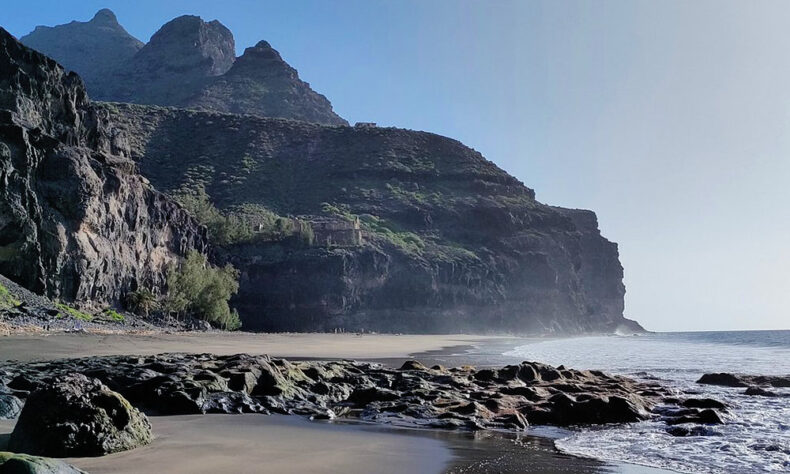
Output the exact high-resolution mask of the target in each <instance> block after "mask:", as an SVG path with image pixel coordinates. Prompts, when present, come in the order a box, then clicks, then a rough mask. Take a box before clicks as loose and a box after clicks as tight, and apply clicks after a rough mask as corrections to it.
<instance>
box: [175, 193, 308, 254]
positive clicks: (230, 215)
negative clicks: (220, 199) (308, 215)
mask: <svg viewBox="0 0 790 474" xmlns="http://www.w3.org/2000/svg"><path fill="white" fill-rule="evenodd" d="M173 198H174V199H175V200H176V201H177V202H178V203H179V204H181V205H182V206H183V207H184V208H185V209H186V210H187V211H188V212H189V213H190V214H191V215H192V216H193V217H194V218H195V219H197V221H198V222H200V223H201V224H202V225H204V226H206V228H207V229H208V232H209V239H211V242H212V243H214V244H216V245H220V246H224V245H233V244H242V243H250V242H256V241H263V242H269V241H278V240H284V239H287V238H290V237H294V236H296V237H298V238H299V239H300V241H303V242H305V243H307V244H308V245H311V244H312V242H313V238H314V236H313V233H312V229H311V228H310V225H309V224H308V223H306V222H304V221H300V220H299V219H291V218H287V217H282V216H279V215H277V214H276V213H274V212H272V211H270V210H269V209H266V208H265V207H263V206H261V205H257V204H242V205H240V206H236V207H234V208H232V209H230V210H228V211H226V212H222V211H220V210H219V209H217V207H216V206H214V204H213V203H212V202H211V198H210V196H209V195H208V193H206V189H205V188H204V187H203V186H202V185H199V186H196V187H193V188H189V187H186V188H182V189H181V190H179V191H177V192H175V193H173Z"/></svg>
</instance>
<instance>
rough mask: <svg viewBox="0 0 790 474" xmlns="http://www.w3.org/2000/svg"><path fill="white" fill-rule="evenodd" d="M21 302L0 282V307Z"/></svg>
mask: <svg viewBox="0 0 790 474" xmlns="http://www.w3.org/2000/svg"><path fill="white" fill-rule="evenodd" d="M20 304H22V303H21V302H20V301H19V300H18V299H16V298H14V295H12V294H11V291H10V290H9V289H8V288H6V286H5V285H3V284H2V283H0V309H10V308H14V307H17V306H19V305H20Z"/></svg>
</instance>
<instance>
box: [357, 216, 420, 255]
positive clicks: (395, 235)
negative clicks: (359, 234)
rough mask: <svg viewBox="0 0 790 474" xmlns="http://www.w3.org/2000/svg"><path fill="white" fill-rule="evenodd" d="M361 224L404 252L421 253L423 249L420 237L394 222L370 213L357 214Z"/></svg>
mask: <svg viewBox="0 0 790 474" xmlns="http://www.w3.org/2000/svg"><path fill="white" fill-rule="evenodd" d="M359 219H360V221H361V222H362V226H363V227H364V228H365V230H367V231H368V232H371V233H373V234H376V235H377V236H379V237H381V238H384V239H386V240H388V241H389V242H391V243H392V244H393V245H395V246H397V247H400V248H401V250H403V251H404V252H406V253H409V254H417V255H421V254H422V252H423V250H425V241H423V240H422V237H420V236H419V235H417V234H415V233H414V232H409V231H407V230H403V229H401V228H400V227H398V226H397V225H396V224H395V223H393V222H391V221H387V220H385V219H382V218H380V217H376V216H372V215H370V214H363V215H361V216H359Z"/></svg>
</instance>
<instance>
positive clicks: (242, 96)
mask: <svg viewBox="0 0 790 474" xmlns="http://www.w3.org/2000/svg"><path fill="white" fill-rule="evenodd" d="M21 41H22V43H24V44H26V45H28V46H30V47H32V48H35V49H37V50H39V51H41V52H42V53H44V54H46V55H48V56H50V57H52V58H54V59H55V60H57V61H59V62H61V63H62V64H63V65H64V66H66V67H67V68H69V69H71V70H74V71H76V72H77V73H79V74H80V75H82V76H84V77H85V78H86V82H87V84H88V91H89V93H90V94H91V96H92V97H94V98H96V99H99V100H109V101H118V102H132V103H140V104H155V105H168V106H178V107H186V108H202V109H209V110H217V111H223V112H233V113H248V114H257V115H261V116H266V117H283V118H289V119H295V120H304V121H308V122H316V123H322V124H327V125H347V124H348V123H347V122H346V121H345V120H343V119H342V118H341V117H339V116H338V115H337V114H336V113H335V112H334V111H333V110H332V104H331V103H330V102H329V101H328V100H327V99H326V97H324V96H323V95H321V94H318V93H316V92H315V91H313V90H312V89H311V88H310V84H308V83H306V82H304V81H302V80H301V79H300V78H299V75H298V73H297V72H296V70H295V69H294V68H292V67H291V66H290V65H288V63H286V62H285V61H284V60H283V59H282V57H281V56H280V54H279V53H278V52H277V51H275V50H274V49H273V48H272V47H271V46H270V45H269V43H267V42H265V41H261V42H259V43H258V44H257V45H255V46H254V47H251V48H247V49H246V51H245V52H244V54H243V55H242V56H240V57H239V58H236V53H235V42H234V38H233V34H232V33H231V32H230V30H228V29H227V28H226V27H225V26H224V25H222V23H220V22H219V21H217V20H213V21H209V22H206V21H203V20H202V19H201V18H200V17H197V16H194V15H184V16H180V17H178V18H175V19H173V20H171V21H169V22H168V23H166V24H165V25H164V26H162V27H161V28H160V29H159V30H158V31H157V32H156V33H155V34H154V35H153V36H152V37H151V40H150V41H149V42H148V43H147V44H145V45H143V43H142V42H140V41H139V40H137V39H136V38H134V37H132V36H131V35H129V34H128V33H127V32H126V30H124V29H123V27H122V26H121V25H120V24H119V23H118V21H117V19H116V18H115V15H114V14H113V13H112V12H111V11H110V10H107V9H104V10H101V11H99V12H98V13H97V14H96V16H95V17H94V18H93V19H92V20H91V21H89V22H71V23H68V24H66V25H59V26H55V27H43V26H42V27H37V28H36V30H35V31H33V32H32V33H30V34H29V35H26V36H23V37H22V38H21ZM94 52H95V53H96V54H94Z"/></svg>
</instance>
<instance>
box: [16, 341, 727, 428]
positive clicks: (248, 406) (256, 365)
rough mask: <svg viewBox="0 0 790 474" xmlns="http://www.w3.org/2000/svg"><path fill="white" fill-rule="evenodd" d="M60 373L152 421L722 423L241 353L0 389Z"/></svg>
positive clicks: (688, 411) (605, 388)
mask: <svg viewBox="0 0 790 474" xmlns="http://www.w3.org/2000/svg"><path fill="white" fill-rule="evenodd" d="M68 373H81V374H87V375H89V376H90V377H95V378H98V379H100V380H101V381H102V382H103V383H105V384H107V385H108V386H109V387H110V388H111V389H113V390H116V391H118V392H119V393H121V394H122V395H123V396H125V397H126V398H127V399H128V400H129V401H130V402H131V403H133V404H135V405H139V406H143V407H146V408H148V409H151V410H155V411H156V412H158V413H160V414H185V413H270V412H274V413H284V414H296V415H305V416H310V417H312V418H319V419H331V418H335V417H348V418H359V419H363V420H368V421H376V422H379V423H390V424H399V425H409V426H422V427H431V428H445V429H467V430H479V429H491V428H493V429H508V430H523V429H525V428H526V427H527V425H530V424H532V425H557V426H569V425H588V424H605V423H630V422H636V421H641V420H647V419H658V420H662V421H664V422H666V423H667V425H669V426H674V425H678V424H684V423H696V424H717V423H722V420H721V418H720V416H719V414H718V412H716V411H715V410H714V409H711V408H702V409H701V408H694V407H693V406H695V405H697V406H698V405H705V404H706V403H704V402H706V400H697V399H693V398H691V399H685V400H683V401H682V402H681V401H680V400H678V399H672V400H670V399H667V398H665V396H666V395H667V394H668V393H669V391H668V390H666V389H664V388H662V387H661V386H660V385H657V384H648V383H641V382H637V381H635V380H632V379H629V378H626V377H620V376H610V375H607V374H605V373H602V372H599V371H579V370H569V369H566V368H564V367H562V366H560V367H552V366H549V365H545V364H540V363H535V362H522V363H520V364H517V365H508V366H505V367H502V368H498V369H475V368H472V367H468V366H467V367H462V368H451V369H447V368H444V367H441V366H434V367H432V368H427V367H425V366H423V365H422V364H420V363H419V362H417V361H408V362H406V363H405V364H404V365H403V366H402V367H401V368H400V369H393V368H389V367H385V366H383V365H381V364H371V363H366V362H353V361H300V362H291V361H288V360H285V359H274V358H270V357H268V356H250V355H245V354H239V355H233V356H214V355H209V354H200V355H188V354H161V355H157V356H149V357H137V356H118V357H94V358H85V359H72V360H60V361H54V362H47V363H39V364H30V365H24V364H19V365H15V364H7V365H6V366H5V367H4V368H3V369H0V380H3V379H5V380H7V383H8V385H9V386H10V387H16V388H17V394H19V396H22V397H24V396H25V394H26V393H27V391H31V390H36V389H37V388H38V387H40V386H46V380H47V379H48V378H50V377H57V376H59V375H60V374H68ZM35 393H37V392H35V391H34V392H33V395H31V399H32V398H33V397H34V396H35ZM707 401H708V402H710V400H707ZM28 403H30V401H28ZM720 405H721V404H720ZM719 410H722V411H726V410H725V409H724V408H719Z"/></svg>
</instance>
